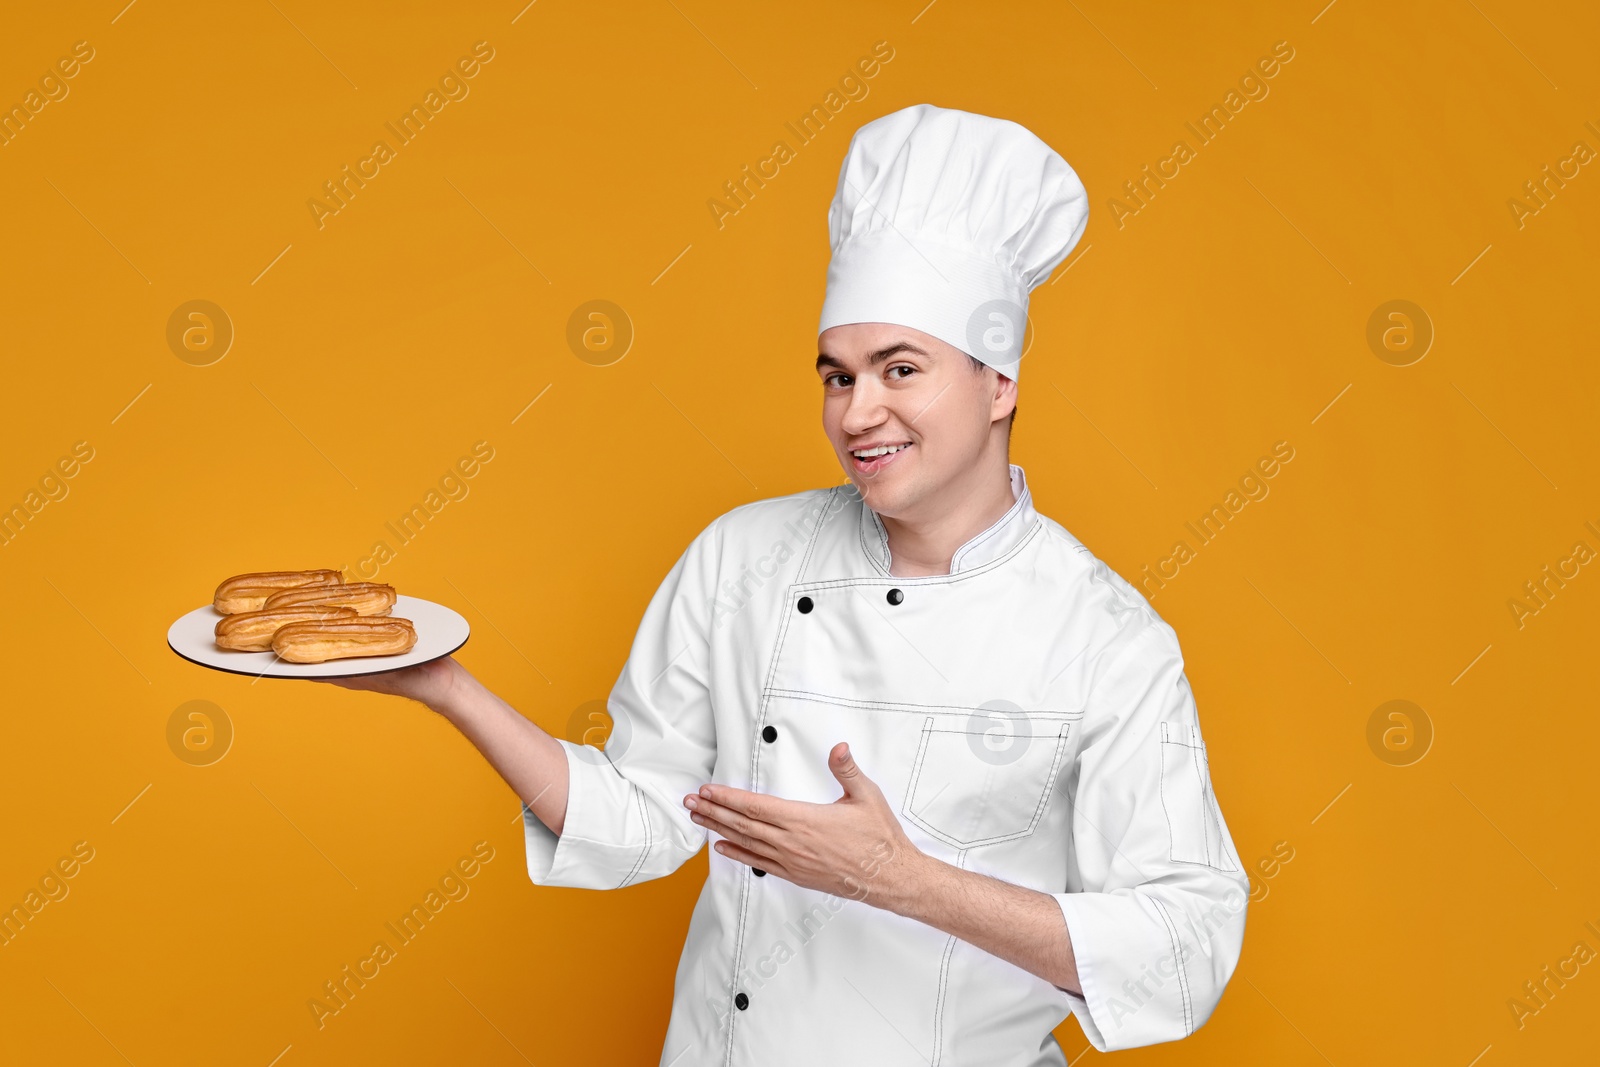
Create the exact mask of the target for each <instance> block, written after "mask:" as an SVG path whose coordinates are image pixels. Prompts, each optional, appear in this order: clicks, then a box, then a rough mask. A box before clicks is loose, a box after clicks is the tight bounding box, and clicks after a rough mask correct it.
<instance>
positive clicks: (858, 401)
mask: <svg viewBox="0 0 1600 1067" xmlns="http://www.w3.org/2000/svg"><path fill="white" fill-rule="evenodd" d="M886 413H887V409H886V408H885V407H884V403H883V397H882V395H881V394H880V393H879V391H878V388H877V383H876V382H875V381H872V380H871V379H867V380H865V381H864V380H862V379H861V378H857V379H856V382H855V385H854V386H852V387H851V389H850V401H849V404H848V405H847V406H846V407H845V410H844V417H843V418H842V419H840V420H839V428H840V429H841V430H843V431H844V432H845V433H847V434H849V435H850V436H851V437H859V436H860V435H861V434H864V433H866V432H867V431H868V430H871V429H872V428H873V427H875V426H881V425H882V424H883V422H884V416H885V415H886Z"/></svg>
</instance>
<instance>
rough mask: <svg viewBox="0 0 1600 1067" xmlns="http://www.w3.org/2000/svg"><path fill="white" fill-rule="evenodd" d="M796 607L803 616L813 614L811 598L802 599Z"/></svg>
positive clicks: (804, 597)
mask: <svg viewBox="0 0 1600 1067" xmlns="http://www.w3.org/2000/svg"><path fill="white" fill-rule="evenodd" d="M795 607H797V608H799V609H800V614H802V615H809V614H811V598H810V597H808V596H803V597H801V598H800V599H799V601H797V602H796V603H795Z"/></svg>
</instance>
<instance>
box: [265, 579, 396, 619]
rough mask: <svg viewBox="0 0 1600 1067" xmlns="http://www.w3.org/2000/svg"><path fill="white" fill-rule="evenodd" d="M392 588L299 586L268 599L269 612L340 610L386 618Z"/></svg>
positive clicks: (371, 584)
mask: <svg viewBox="0 0 1600 1067" xmlns="http://www.w3.org/2000/svg"><path fill="white" fill-rule="evenodd" d="M394 604H395V591H394V586H392V585H386V584H384V583H383V582H348V583H346V584H344V585H318V586H302V587H300V588H298V589H285V590H283V591H282V592H279V593H274V594H272V596H270V597H268V598H267V602H266V604H265V605H264V606H265V607H269V608H306V607H343V608H354V609H355V610H356V614H358V615H387V614H389V609H390V608H392V607H394Z"/></svg>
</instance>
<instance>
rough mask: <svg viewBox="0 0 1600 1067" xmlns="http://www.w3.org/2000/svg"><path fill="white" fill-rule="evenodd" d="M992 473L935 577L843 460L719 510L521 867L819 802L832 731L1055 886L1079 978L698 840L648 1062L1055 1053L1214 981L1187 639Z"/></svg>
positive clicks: (1025, 1059)
mask: <svg viewBox="0 0 1600 1067" xmlns="http://www.w3.org/2000/svg"><path fill="white" fill-rule="evenodd" d="M1011 480H1012V489H1013V492H1014V494H1015V503H1014V504H1013V505H1012V507H1011V509H1010V510H1009V511H1008V512H1006V514H1005V515H1004V516H1002V517H1001V518H1000V519H999V521H997V522H996V523H995V524H994V525H993V526H991V527H990V528H989V529H987V530H985V531H983V532H982V533H980V534H978V535H977V536H975V537H973V538H972V539H971V540H970V541H968V542H967V543H966V544H964V545H962V546H961V548H960V549H959V550H957V552H956V553H955V556H954V558H953V559H952V560H951V563H950V573H949V574H942V575H931V576H923V577H895V576H893V575H891V574H890V573H889V564H890V555H889V547H888V537H887V535H886V533H885V531H884V528H883V524H882V522H881V521H880V519H879V518H878V516H877V515H876V514H875V513H874V512H873V511H872V510H871V509H869V508H867V507H866V506H865V505H864V503H863V502H862V500H861V497H860V494H859V493H858V492H857V491H856V490H855V489H854V487H853V486H850V485H843V486H835V487H833V488H829V489H816V490H811V491H807V492H802V493H797V494H794V495H792V496H785V497H779V498H775V499H770V500H760V501H756V502H754V503H750V504H745V505H743V506H741V507H737V508H734V509H733V510H732V511H729V512H727V513H726V514H724V515H722V516H720V517H718V518H717V519H716V520H714V521H713V522H712V523H711V524H710V525H709V526H707V527H706V528H705V529H704V530H703V531H702V532H701V533H700V534H699V535H698V536H697V537H696V538H695V539H694V541H693V543H691V544H690V545H689V547H688V549H687V550H686V551H685V552H684V553H683V555H682V557H681V558H679V559H678V561H677V563H676V564H674V565H673V567H672V569H671V571H670V572H669V573H668V574H667V576H666V579H665V580H664V581H663V582H662V583H661V587H660V589H659V590H658V591H657V592H656V594H655V596H654V598H653V599H652V600H651V602H650V605H649V607H648V608H647V609H646V611H645V614H644V618H643V621H642V622H641V624H640V627H639V631H638V635H637V636H636V637H635V639H634V642H633V647H632V650H631V652H630V654H629V657H628V660H627V663H626V665H625V666H624V667H623V669H622V673H621V676H620V677H619V678H618V680H617V683H616V685H615V687H614V688H613V689H612V691H611V694H610V697H609V700H608V709H609V711H610V713H611V715H612V718H613V722H614V725H613V727H612V732H611V735H610V737H609V738H608V739H607V741H606V751H605V752H604V753H603V754H602V752H601V751H600V750H599V749H596V748H594V747H592V746H588V745H580V744H575V743H573V742H570V741H565V740H562V741H561V744H562V746H563V748H564V749H565V751H566V755H567V769H568V772H569V774H570V787H569V791H568V794H567V814H566V822H565V824H564V827H563V830H562V833H561V834H560V836H559V837H557V835H555V834H553V833H551V832H550V830H549V829H548V828H547V827H546V826H545V825H544V824H543V823H542V822H540V821H539V820H538V818H536V817H535V816H534V815H533V814H532V813H531V812H527V811H525V812H524V820H523V821H524V826H525V830H526V838H527V854H528V873H529V876H530V877H531V878H532V879H533V881H534V882H535V883H536V884H538V885H560V886H575V887H581V888H589V889H613V888H619V887H622V886H628V885H635V884H637V883H639V882H642V881H645V880H647V879H651V878H660V877H662V876H664V875H668V874H671V873H672V872H673V871H675V870H677V869H678V867H679V866H680V865H682V864H683V863H684V862H685V861H686V860H688V859H689V858H690V857H691V856H694V855H696V854H697V853H698V852H699V851H700V850H701V848H703V847H704V846H705V844H706V839H707V837H708V831H707V830H706V829H704V828H702V827H700V826H698V825H696V824H695V823H694V822H692V821H691V820H690V818H689V812H688V810H687V809H685V808H684V806H683V797H684V796H685V795H686V794H688V793H692V792H695V791H696V790H697V789H698V788H699V787H700V786H701V785H702V784H704V783H706V782H721V783H726V784H728V785H732V786H737V787H739V788H742V789H748V790H752V791H756V792H761V793H768V794H772V795H774V796H780V797H787V798H790V799H793V800H803V801H811V802H816V803H826V802H831V801H834V800H836V799H838V797H839V796H840V792H841V791H840V788H839V785H838V783H837V782H836V781H835V779H834V778H833V775H832V774H831V772H830V771H829V769H828V762H827V759H828V751H829V749H831V748H832V747H833V745H835V744H836V743H837V742H839V741H848V742H849V743H850V749H851V752H852V753H853V754H854V756H855V759H856V762H857V763H858V764H859V765H860V767H861V769H862V771H863V772H865V773H866V775H867V776H868V777H869V778H871V779H872V780H873V781H874V782H876V783H877V784H878V786H879V788H881V789H882V790H883V793H884V795H885V797H886V798H887V799H888V801H889V803H890V804H892V805H893V807H894V810H895V812H896V814H897V815H898V817H899V818H900V820H901V822H902V824H903V826H904V828H905V830H906V833H907V834H908V836H909V837H910V839H911V841H912V842H913V844H915V845H916V846H917V847H918V848H919V849H921V850H922V851H924V852H926V853H929V854H931V855H933V856H936V857H938V858H939V859H941V860H944V861H946V862H948V863H951V864H953V865H955V866H957V867H959V868H962V869H964V870H970V871H977V872H980V873H983V874H987V875H991V876H993V877H996V878H1000V879H1003V880H1005V881H1008V882H1011V883H1014V884H1016V885H1020V886H1025V887H1027V888H1030V889H1034V890H1038V891H1039V892H1042V893H1048V894H1050V895H1051V896H1053V897H1054V898H1055V899H1056V901H1057V902H1058V903H1059V904H1060V907H1061V914H1062V917H1063V919H1064V921H1065V924H1066V928H1067V930H1068V931H1069V932H1070V935H1071V939H1072V947H1073V951H1074V953H1075V955H1076V958H1077V965H1078V975H1079V978H1080V979H1081V981H1082V992H1083V995H1082V996H1081V997H1077V996H1073V995H1071V994H1069V993H1067V992H1066V991H1064V990H1062V989H1060V988H1058V987H1057V986H1055V985H1053V984H1051V983H1050V982H1049V981H1047V980H1045V979H1043V978H1039V977H1037V976H1035V975H1033V974H1030V973H1028V972H1027V971H1024V970H1022V969H1021V968H1019V967H1017V966H1015V965H1014V964H1011V963H1008V962H1006V961H1004V960H1001V959H1000V958H999V957H997V956H994V955H991V954H990V953H988V952H985V951H984V950H982V949H980V948H977V947H976V946H974V945H972V944H970V943H968V942H965V941H961V940H959V939H957V938H955V937H952V936H950V935H948V934H945V933H943V932H941V931H939V930H937V929H935V928H933V927H931V926H928V925H926V924H924V923H920V922H917V921H915V920H912V919H908V918H905V917H903V916H900V915H896V914H894V913H892V912H888V911H885V910H882V909H879V908H875V907H872V906H870V905H868V904H865V903H862V902H860V901H859V900H853V899H847V898H846V897H842V896H833V895H830V894H827V893H822V892H817V891H815V890H810V889H803V888H800V887H799V886H796V885H794V884H793V883H791V882H786V881H784V880H783V879H781V878H779V877H776V876H767V877H762V876H759V875H757V874H755V873H754V871H753V870H752V868H750V867H749V866H747V865H745V864H743V863H740V862H738V861H736V860H732V859H729V858H727V857H725V856H722V855H720V854H719V853H717V852H716V851H715V850H712V852H711V854H710V857H709V863H710V869H709V873H708V875H707V877H706V881H705V885H704V887H703V888H702V890H701V892H700V897H699V899H698V901H697V903H696V904H695V908H694V912H693V915H692V917H691V920H690V924H689V931H688V936H687V939H686V940H685V943H684V947H683V954H682V957H681V958H680V960H679V964H678V970H677V976H676V981H675V986H674V998H673V1004H672V1015H671V1021H670V1023H669V1026H668V1029H667V1035H666V1042H665V1045H664V1047H663V1049H662V1053H661V1060H660V1063H661V1067H710V1065H720V1067H734V1065H737V1067H788V1065H801V1064H805V1065H812V1064H821V1063H827V1064H841V1065H849V1064H864V1065H865V1064H870V1065H873V1067H891V1065H896V1064H906V1065H911V1064H923V1065H925V1067H937V1065H946V1067H954V1065H967V1064H971V1065H978V1064H982V1065H984V1067H1001V1065H1014V1067H1046V1065H1050V1067H1061V1065H1064V1064H1065V1063H1066V1058H1065V1056H1064V1055H1063V1053H1062V1051H1061V1048H1060V1046H1059V1045H1058V1044H1057V1043H1056V1041H1055V1039H1054V1037H1053V1036H1052V1033H1051V1031H1052V1030H1054V1029H1055V1027H1057V1026H1058V1025H1060V1023H1061V1022H1062V1021H1063V1020H1064V1019H1065V1018H1066V1016H1067V1014H1068V1012H1069V1011H1070V1012H1071V1013H1073V1014H1075V1015H1076V1016H1077V1017H1078V1021H1079V1024H1080V1025H1081V1026H1082V1028H1083V1031H1084V1033H1085V1034H1086V1035H1087V1036H1088V1038H1089V1040H1090V1042H1091V1043H1093V1045H1094V1047H1095V1048H1097V1049H1099V1050H1100V1051H1102V1052H1105V1051H1110V1050H1113V1049H1123V1048H1130V1047H1134V1046H1139V1045H1148V1044H1153V1043H1156V1042H1160V1041H1170V1040H1174V1039H1177V1038H1182V1037H1185V1036H1187V1035H1188V1034H1190V1033H1192V1032H1193V1031H1194V1030H1195V1028H1196V1027H1198V1026H1200V1025H1201V1024H1202V1023H1204V1022H1205V1021H1206V1019H1207V1018H1208V1017H1209V1016H1210V1015H1211V1012H1212V1010H1213V1009H1214V1008H1215V1007H1216V1005H1217V1001H1218V1000H1219V998H1220V997H1221V995H1222V990H1223V987H1224V986H1225V985H1226V983H1227V981H1228V979H1229V977H1230V976H1231V975H1232V973H1233V970H1234V966H1235V965H1236V964H1237V962H1238V958H1239V951H1240V947H1241V944H1242V941H1243V938H1244V920H1245V905H1246V900H1247V896H1248V891H1249V889H1248V882H1247V878H1246V875H1245V873H1244V871H1243V869H1242V864H1241V863H1240V862H1239V857H1238V854H1237V852H1236V851H1235V849H1234V845H1233V842H1232V839H1231V838H1230V836H1229V834H1228V829H1227V825H1226V823H1225V822H1224V821H1223V818H1222V812H1221V810H1220V809H1219V807H1218V804H1217V800H1216V797H1215V796H1214V794H1213V792H1212V789H1211V780H1210V774H1209V770H1208V766H1207V762H1206V750H1205V744H1204V742H1203V741H1202V739H1201V736H1200V727H1199V722H1198V719H1197V717H1196V712H1195V704H1194V698H1193V695H1192V694H1191V692H1190V689H1189V684H1188V682H1187V680H1186V679H1185V677H1184V673H1183V657H1182V654H1181V653H1180V652H1179V649H1178V640H1177V637H1176V635H1175V634H1174V633H1173V631H1172V628H1171V627H1170V626H1168V625H1167V624H1166V623H1165V622H1163V621H1162V620H1161V619H1160V618H1159V617H1158V616H1157V615H1156V613H1155V611H1154V610H1152V609H1151V607H1150V605H1149V604H1148V603H1147V602H1146V601H1145V599H1144V598H1143V597H1142V596H1141V595H1140V594H1139V593H1138V592H1137V591H1136V590H1135V589H1134V588H1133V587H1132V586H1131V585H1129V584H1128V583H1127V582H1126V581H1124V580H1123V579H1122V578H1121V577H1119V576H1118V575H1117V574H1115V573H1114V572H1112V571H1111V570H1110V569H1109V568H1108V567H1106V565H1105V564H1104V563H1102V562H1100V560H1098V559H1096V558H1095V557H1094V556H1093V555H1092V554H1091V553H1090V552H1089V550H1088V549H1087V548H1085V547H1084V546H1083V545H1082V544H1080V543H1079V542H1078V540H1077V539H1076V538H1074V537H1073V536H1072V535H1071V534H1070V533H1068V532H1067V531H1066V530H1065V529H1064V528H1063V527H1061V526H1060V525H1058V524H1057V523H1055V522H1054V521H1052V520H1050V519H1048V518H1046V517H1044V516H1042V515H1040V514H1039V513H1037V512H1036V511H1035V510H1034V508H1033V503H1032V495H1031V493H1030V492H1029V490H1028V486H1027V480H1026V478H1025V477H1024V475H1023V471H1022V468H1021V467H1019V466H1016V465H1012V467H1011ZM865 877H866V875H865V874H864V875H863V878H865Z"/></svg>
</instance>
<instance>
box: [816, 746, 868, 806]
mask: <svg viewBox="0 0 1600 1067" xmlns="http://www.w3.org/2000/svg"><path fill="white" fill-rule="evenodd" d="M828 769H829V770H830V771H832V772H833V776H834V777H835V778H836V779H838V781H839V785H840V786H842V787H843V788H844V794H845V796H847V797H866V796H872V795H874V794H876V793H877V792H878V787H877V785H876V784H875V783H874V782H873V781H872V779H870V778H868V777H867V776H866V775H865V774H864V773H862V770H861V767H860V766H859V765H858V764H857V763H856V757H855V754H854V753H852V752H851V751H850V744H849V742H847V741H840V742H839V743H838V744H837V745H834V746H833V750H832V751H831V752H829V753H828Z"/></svg>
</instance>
